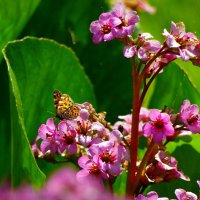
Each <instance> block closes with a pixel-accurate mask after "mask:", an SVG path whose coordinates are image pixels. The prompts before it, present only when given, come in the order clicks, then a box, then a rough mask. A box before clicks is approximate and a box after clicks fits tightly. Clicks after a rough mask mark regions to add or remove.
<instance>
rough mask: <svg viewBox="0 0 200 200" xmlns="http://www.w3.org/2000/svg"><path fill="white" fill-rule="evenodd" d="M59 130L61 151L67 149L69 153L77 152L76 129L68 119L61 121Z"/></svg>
mask: <svg viewBox="0 0 200 200" xmlns="http://www.w3.org/2000/svg"><path fill="white" fill-rule="evenodd" d="M58 130H59V134H60V137H59V141H60V145H59V151H60V152H61V153H62V152H64V151H65V150H66V151H67V152H68V153H69V154H75V153H76V152H77V144H76V140H75V138H76V131H75V130H74V128H73V127H72V126H70V125H68V124H67V122H66V121H64V120H63V121H61V122H60V123H59V124H58Z"/></svg>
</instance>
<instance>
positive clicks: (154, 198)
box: [135, 191, 168, 200]
mask: <svg viewBox="0 0 200 200" xmlns="http://www.w3.org/2000/svg"><path fill="white" fill-rule="evenodd" d="M135 199H136V200H168V198H166V197H162V198H159V197H158V194H157V193H156V192H154V191H151V192H149V193H148V194H147V196H144V195H142V194H139V195H138V196H137V197H136V198H135Z"/></svg>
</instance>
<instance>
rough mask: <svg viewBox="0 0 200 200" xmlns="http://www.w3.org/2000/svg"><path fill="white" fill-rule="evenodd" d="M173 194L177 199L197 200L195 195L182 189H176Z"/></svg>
mask: <svg viewBox="0 0 200 200" xmlns="http://www.w3.org/2000/svg"><path fill="white" fill-rule="evenodd" d="M175 194H176V197H177V199H178V200H187V199H190V200H197V195H196V194H194V193H192V192H186V191H185V190H183V189H176V190H175Z"/></svg>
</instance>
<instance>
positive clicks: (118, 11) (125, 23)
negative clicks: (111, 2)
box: [90, 3, 200, 77]
mask: <svg viewBox="0 0 200 200" xmlns="http://www.w3.org/2000/svg"><path fill="white" fill-rule="evenodd" d="M138 21H139V17H138V15H137V13H136V12H135V11H127V10H126V8H125V6H124V5H123V4H122V3H118V4H116V6H115V7H114V8H113V10H112V11H111V12H107V13H102V14H101V15H100V17H99V20H96V21H94V22H92V23H91V25H90V31H91V32H92V33H93V42H94V43H96V44H98V43H100V42H102V41H110V40H113V39H115V38H117V39H119V40H121V41H122V42H123V43H124V44H125V46H124V48H123V55H124V56H125V57H126V58H132V57H137V58H138V59H139V60H140V62H141V63H142V64H145V71H146V77H150V76H151V75H152V74H154V73H156V72H157V71H158V70H159V72H162V69H163V68H164V67H165V66H167V65H168V64H169V63H170V62H171V61H173V60H175V59H176V58H181V59H182V60H183V61H189V60H190V61H192V63H193V64H194V65H198V66H199V65H200V41H199V40H198V39H197V37H196V36H195V34H193V33H190V32H188V33H187V32H185V25H184V24H183V23H182V22H179V23H174V22H171V28H170V31H169V32H168V31H167V30H166V29H164V31H163V34H162V35H163V36H164V37H165V38H166V39H165V41H164V42H163V44H161V43H160V42H159V41H158V40H155V39H152V38H153V36H152V35H151V34H150V33H142V34H139V35H138V36H137V38H133V37H132V33H133V31H134V30H135V24H136V23H137V22H138Z"/></svg>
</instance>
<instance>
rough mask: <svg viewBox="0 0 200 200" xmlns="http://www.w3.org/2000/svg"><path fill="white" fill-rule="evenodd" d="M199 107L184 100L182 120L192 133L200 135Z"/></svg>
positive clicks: (181, 113) (181, 112) (181, 111)
mask: <svg viewBox="0 0 200 200" xmlns="http://www.w3.org/2000/svg"><path fill="white" fill-rule="evenodd" d="M198 113H199V107H198V106H197V105H195V104H190V101H189V100H184V101H183V104H182V106H181V110H180V118H181V120H182V122H183V123H184V124H185V125H186V126H187V127H188V129H189V130H190V131H191V132H192V133H200V115H199V114H198Z"/></svg>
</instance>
